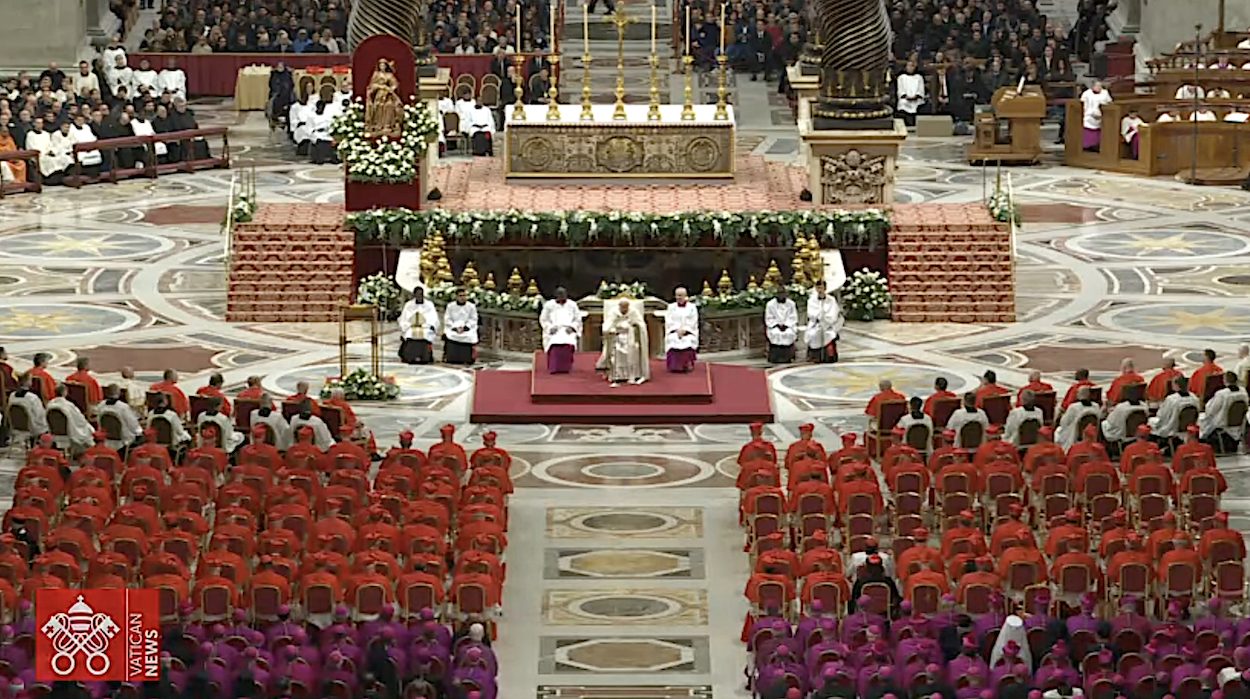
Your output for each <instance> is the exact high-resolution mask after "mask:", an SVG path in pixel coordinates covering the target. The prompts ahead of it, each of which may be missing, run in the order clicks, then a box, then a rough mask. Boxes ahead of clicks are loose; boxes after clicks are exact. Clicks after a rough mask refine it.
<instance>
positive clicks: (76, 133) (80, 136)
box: [69, 114, 104, 167]
mask: <svg viewBox="0 0 1250 699" xmlns="http://www.w3.org/2000/svg"><path fill="white" fill-rule="evenodd" d="M69 136H70V140H71V141H72V142H73V144H75V145H77V144H79V143H95V142H96V140H98V139H96V135H95V132H94V131H92V130H91V127H90V126H87V120H86V119H85V118H84V117H83V115H81V114H79V115H78V116H77V117H75V118H74V125H73V126H71V127H69ZM71 150H72V149H71ZM78 162H80V163H82V164H83V167H96V166H99V165H100V164H101V163H103V162H104V158H103V157H101V155H100V151H98V150H85V151H80V152H79V153H78Z"/></svg>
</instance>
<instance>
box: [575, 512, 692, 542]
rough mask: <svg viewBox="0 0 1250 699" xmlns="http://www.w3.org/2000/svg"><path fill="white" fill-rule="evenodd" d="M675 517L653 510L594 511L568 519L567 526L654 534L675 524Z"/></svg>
mask: <svg viewBox="0 0 1250 699" xmlns="http://www.w3.org/2000/svg"><path fill="white" fill-rule="evenodd" d="M677 524H678V522H677V519H675V518H673V517H669V516H668V515H663V514H658V513H655V512H634V511H629V510H622V511H620V512H595V513H593V514H586V515H579V516H577V517H574V518H573V519H572V520H571V521H569V526H571V527H573V528H574V529H581V530H583V531H590V532H601V533H603V534H607V535H612V534H617V535H624V534H632V535H635V536H637V535H639V534H655V533H657V532H662V531H664V530H666V529H672V528H673V527H675V526H677Z"/></svg>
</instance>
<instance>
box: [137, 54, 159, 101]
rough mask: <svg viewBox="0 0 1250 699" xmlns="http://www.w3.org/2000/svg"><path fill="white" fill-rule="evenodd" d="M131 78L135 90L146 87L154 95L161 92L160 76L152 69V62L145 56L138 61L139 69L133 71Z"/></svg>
mask: <svg viewBox="0 0 1250 699" xmlns="http://www.w3.org/2000/svg"><path fill="white" fill-rule="evenodd" d="M131 80H132V81H133V84H134V86H135V89H136V90H137V89H140V88H144V87H146V88H147V89H148V91H149V92H151V93H152V94H154V95H159V94H161V88H160V87H159V86H160V82H161V76H160V74H159V73H157V72H156V71H155V70H152V64H151V63H150V62H148V59H146V58H145V59H143V60H141V61H139V70H136V71H134V73H133V74H132V77H131Z"/></svg>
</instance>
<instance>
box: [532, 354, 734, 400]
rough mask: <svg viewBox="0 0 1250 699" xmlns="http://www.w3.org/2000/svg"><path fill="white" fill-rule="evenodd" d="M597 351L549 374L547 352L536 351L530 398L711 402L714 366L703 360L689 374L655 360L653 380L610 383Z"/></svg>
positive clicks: (652, 368) (652, 371) (652, 370)
mask: <svg viewBox="0 0 1250 699" xmlns="http://www.w3.org/2000/svg"><path fill="white" fill-rule="evenodd" d="M598 359H599V354H598V353H596V352H578V353H577V355H576V356H575V357H574V359H573V371H571V372H569V373H567V374H548V373H547V355H546V353H545V352H535V353H534V368H533V369H532V370H531V375H532V377H533V381H532V382H531V384H530V397H531V398H532V399H533V401H534V402H535V403H711V402H712V365H710V364H705V363H703V362H699V363H698V364H695V365H694V371H691V372H690V373H688V374H670V373H668V372H667V371H666V370H665V369H664V361H663V360H661V359H652V360H651V380H650V381H647V382H645V383H643V384H640V385H637V386H635V385H633V384H621V385H620V386H617V387H616V388H612V387H611V386H610V385H608V383H607V381H606V380H605V378H604V374H603V373H602V372H598V371H595V362H596V361H597V360H598Z"/></svg>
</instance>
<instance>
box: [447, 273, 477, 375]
mask: <svg viewBox="0 0 1250 699" xmlns="http://www.w3.org/2000/svg"><path fill="white" fill-rule="evenodd" d="M476 346H477V306H475V305H473V302H472V301H469V295H468V293H467V292H466V291H465V290H464V289H459V290H457V291H456V300H455V301H452V302H451V303H449V304H447V310H445V311H443V361H445V362H447V363H448V364H464V365H468V366H472V365H473V361H474V359H475V355H476V353H477V352H476V350H477V347H476Z"/></svg>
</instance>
